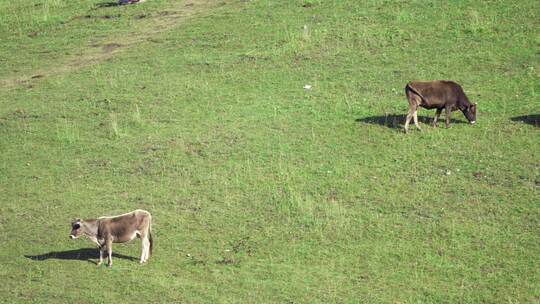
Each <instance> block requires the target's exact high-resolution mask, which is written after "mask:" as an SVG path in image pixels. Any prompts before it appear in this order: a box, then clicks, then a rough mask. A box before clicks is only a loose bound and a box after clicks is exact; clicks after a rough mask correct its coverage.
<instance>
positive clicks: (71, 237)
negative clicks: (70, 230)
mask: <svg viewBox="0 0 540 304" xmlns="http://www.w3.org/2000/svg"><path fill="white" fill-rule="evenodd" d="M69 238H70V239H72V240H74V239H76V238H77V237H76V236H74V235H73V234H70V235H69Z"/></svg>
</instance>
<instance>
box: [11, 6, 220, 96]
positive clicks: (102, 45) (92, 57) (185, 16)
mask: <svg viewBox="0 0 540 304" xmlns="http://www.w3.org/2000/svg"><path fill="white" fill-rule="evenodd" d="M227 3H228V2H224V1H222V2H216V1H213V0H191V1H189V2H188V3H185V2H182V3H179V4H177V5H175V6H173V7H169V8H167V9H165V10H162V11H160V12H156V13H152V14H150V13H149V14H145V15H144V17H142V18H141V17H140V16H138V17H136V19H148V18H152V23H151V24H150V25H149V26H145V27H142V28H141V29H138V30H136V31H133V32H131V33H129V34H127V35H126V34H125V33H124V34H122V35H116V36H115V35H111V36H104V37H100V40H99V41H94V42H93V43H92V44H89V45H88V46H87V47H85V48H82V49H81V50H80V52H76V53H77V55H66V56H64V57H63V58H61V59H60V60H59V62H58V63H57V64H55V65H54V67H51V68H48V69H46V70H35V71H32V72H30V73H28V74H26V75H15V76H10V77H6V78H4V79H0V90H1V89H14V88H17V87H19V86H26V87H28V88H30V87H32V86H33V83H34V82H36V81H39V80H40V79H41V78H45V77H49V76H53V75H59V74H65V73H70V72H73V71H77V70H79V69H82V68H84V67H88V66H91V65H94V64H98V63H100V62H103V61H105V60H108V59H110V58H112V57H114V56H117V54H119V53H121V52H122V51H126V50H128V49H131V48H132V47H136V46H137V45H139V44H141V43H142V42H145V41H149V40H152V39H153V40H155V39H156V36H159V35H161V34H163V33H164V32H166V31H168V30H170V29H172V28H174V27H176V26H179V25H181V24H183V23H184V22H186V21H188V20H189V19H191V18H193V17H196V16H203V15H206V14H209V13H210V12H211V11H212V9H214V8H217V7H219V6H222V5H224V4H227ZM118 17H120V15H118V16H117V15H104V16H99V17H96V16H91V15H84V16H78V17H73V18H72V19H71V20H73V19H77V18H79V19H85V18H86V19H90V18H103V19H110V18H118ZM111 41H113V42H111ZM35 75H40V77H33V76H35Z"/></svg>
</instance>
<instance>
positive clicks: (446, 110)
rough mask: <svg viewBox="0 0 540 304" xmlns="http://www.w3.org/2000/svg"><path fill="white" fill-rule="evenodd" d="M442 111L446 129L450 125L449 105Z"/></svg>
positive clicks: (450, 111)
mask: <svg viewBox="0 0 540 304" xmlns="http://www.w3.org/2000/svg"><path fill="white" fill-rule="evenodd" d="M444 112H445V114H446V128H447V129H448V128H449V127H450V114H451V113H452V109H451V108H450V107H446V108H445V109H444Z"/></svg>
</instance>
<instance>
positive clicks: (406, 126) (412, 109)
mask: <svg viewBox="0 0 540 304" xmlns="http://www.w3.org/2000/svg"><path fill="white" fill-rule="evenodd" d="M415 112H416V109H415V108H413V106H409V112H408V113H407V118H406V119H405V127H404V129H405V133H407V132H409V123H410V122H411V119H412V118H413V116H414V113H415Z"/></svg>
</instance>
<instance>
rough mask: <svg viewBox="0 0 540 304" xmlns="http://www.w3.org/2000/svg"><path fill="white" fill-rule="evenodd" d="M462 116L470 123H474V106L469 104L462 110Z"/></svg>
mask: <svg viewBox="0 0 540 304" xmlns="http://www.w3.org/2000/svg"><path fill="white" fill-rule="evenodd" d="M463 114H464V115H465V117H466V118H467V120H468V121H469V122H470V123H472V124H473V123H475V122H476V104H475V103H474V104H471V105H469V106H468V107H466V108H465V109H464V110H463Z"/></svg>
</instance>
